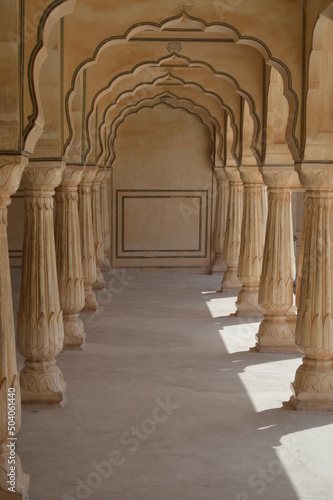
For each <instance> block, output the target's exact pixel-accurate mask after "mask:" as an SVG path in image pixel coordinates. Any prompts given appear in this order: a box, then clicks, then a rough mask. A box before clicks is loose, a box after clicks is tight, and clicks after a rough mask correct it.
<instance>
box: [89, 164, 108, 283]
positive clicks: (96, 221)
mask: <svg viewBox="0 0 333 500" xmlns="http://www.w3.org/2000/svg"><path fill="white" fill-rule="evenodd" d="M104 173H105V170H104V168H98V170H97V174H96V177H95V179H94V181H93V184H92V218H93V231H94V244H95V255H96V281H95V283H93V285H92V287H93V288H94V289H98V290H102V289H103V288H104V287H105V281H104V277H103V273H102V271H101V266H102V265H103V262H104V257H105V255H104V245H103V235H102V219H101V184H102V181H103V179H104Z"/></svg>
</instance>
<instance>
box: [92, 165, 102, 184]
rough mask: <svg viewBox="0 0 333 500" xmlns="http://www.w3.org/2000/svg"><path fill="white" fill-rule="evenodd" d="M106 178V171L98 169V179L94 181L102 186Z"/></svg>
mask: <svg viewBox="0 0 333 500" xmlns="http://www.w3.org/2000/svg"><path fill="white" fill-rule="evenodd" d="M104 176H105V169H104V168H100V167H98V170H97V172H96V177H95V179H94V184H96V185H99V186H100V185H101V184H102V182H103V180H104Z"/></svg>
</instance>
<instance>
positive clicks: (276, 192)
mask: <svg viewBox="0 0 333 500" xmlns="http://www.w3.org/2000/svg"><path fill="white" fill-rule="evenodd" d="M261 172H262V174H263V178H264V181H265V184H266V185H267V186H268V217H267V227H266V239H265V248H264V257H263V266H262V274H261V278H260V287H259V305H260V306H261V308H262V310H263V311H264V320H263V321H262V322H261V324H260V327H259V332H258V335H257V345H256V347H257V350H258V351H262V352H276V351H281V352H290V351H291V352H295V351H297V348H296V344H295V337H294V332H295V323H296V316H295V314H293V313H291V308H292V306H293V283H294V278H295V268H294V246H293V232H292V215H291V189H292V188H293V187H294V186H298V185H299V183H298V180H297V178H296V177H295V172H294V170H293V168H292V167H288V166H286V167H284V166H281V167H261Z"/></svg>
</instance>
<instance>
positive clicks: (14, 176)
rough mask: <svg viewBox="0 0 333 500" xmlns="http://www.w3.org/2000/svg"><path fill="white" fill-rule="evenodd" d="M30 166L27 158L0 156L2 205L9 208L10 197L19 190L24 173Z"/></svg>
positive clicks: (0, 201) (0, 196)
mask: <svg viewBox="0 0 333 500" xmlns="http://www.w3.org/2000/svg"><path fill="white" fill-rule="evenodd" d="M27 164H28V158H27V157H25V156H17V157H16V156H15V157H11V156H5V157H4V156H0V204H1V205H3V206H8V205H9V204H10V196H11V195H12V194H14V193H16V191H17V190H18V188H19V186H20V183H21V179H22V173H23V170H24V168H25V167H26V166H27Z"/></svg>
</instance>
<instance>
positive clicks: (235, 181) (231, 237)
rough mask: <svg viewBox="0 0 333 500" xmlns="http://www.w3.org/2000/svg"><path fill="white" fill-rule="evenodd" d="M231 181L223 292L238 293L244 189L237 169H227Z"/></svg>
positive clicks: (224, 249) (224, 253) (224, 254)
mask: <svg viewBox="0 0 333 500" xmlns="http://www.w3.org/2000/svg"><path fill="white" fill-rule="evenodd" d="M225 173H226V176H227V180H228V181H229V199H228V213H227V226H226V234H225V240H224V248H223V259H224V262H225V263H226V265H227V270H226V271H225V272H224V274H223V278H222V285H221V292H224V291H226V290H236V291H238V290H239V289H240V288H241V286H242V284H241V282H240V281H239V279H238V263H239V254H240V247H241V229H242V218H243V196H244V188H243V183H242V180H241V177H240V173H239V171H238V168H237V167H225Z"/></svg>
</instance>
